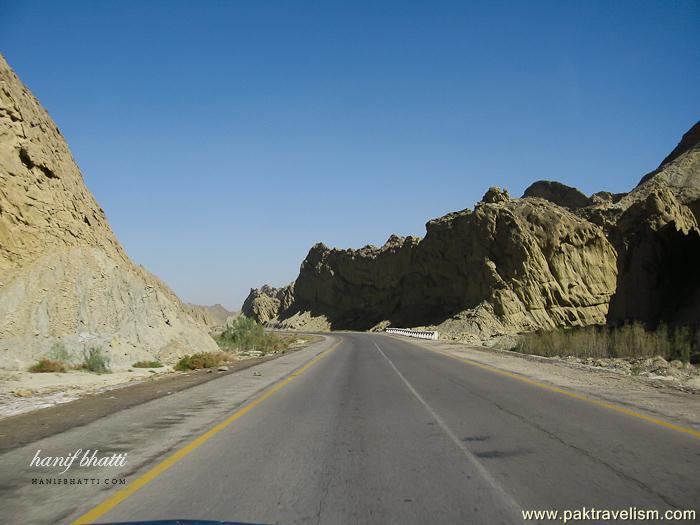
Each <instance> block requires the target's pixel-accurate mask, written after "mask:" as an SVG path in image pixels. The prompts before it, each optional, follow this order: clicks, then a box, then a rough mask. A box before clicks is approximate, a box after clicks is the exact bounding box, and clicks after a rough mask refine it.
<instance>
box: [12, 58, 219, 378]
mask: <svg viewBox="0 0 700 525" xmlns="http://www.w3.org/2000/svg"><path fill="white" fill-rule="evenodd" d="M56 343H60V344H62V345H64V346H65V347H66V349H67V350H68V351H69V352H70V353H73V354H79V353H80V352H81V351H82V350H83V349H85V348H86V347H88V346H95V345H97V346H101V347H102V348H103V349H104V350H105V351H106V352H107V354H108V355H109V356H110V358H111V359H112V362H113V365H115V366H120V365H124V366H128V365H129V364H131V363H132V362H133V360H136V359H140V358H158V359H163V360H168V359H174V358H175V357H176V356H177V355H180V354H183V353H189V352H192V351H194V350H215V349H216V344H215V343H214V341H213V340H212V339H211V338H210V337H209V336H208V335H207V333H206V330H205V329H204V328H203V327H202V326H201V325H199V324H198V323H196V322H195V321H194V320H193V319H192V318H191V317H190V316H189V315H188V314H187V313H186V312H185V310H184V308H183V306H182V304H181V302H180V300H179V299H178V298H177V297H176V296H175V294H174V293H173V292H172V291H171V290H170V289H169V288H168V287H167V286H166V285H165V284H163V283H162V282H161V281H159V280H158V279H157V278H155V277H154V276H152V275H151V274H150V273H148V272H147V271H146V270H145V269H143V268H141V267H138V266H135V265H134V264H133V263H132V262H131V261H130V259H129V258H128V257H127V255H126V253H125V252H124V250H123V248H122V247H121V245H120V244H119V242H118V241H117V239H116V237H115V236H114V234H113V233H112V231H111V229H110V227H109V225H108V223H107V220H106V218H105V215H104V212H103V211H102V209H101V208H100V207H99V206H98V205H97V203H96V202H95V199H94V198H93V196H92V195H91V194H90V192H89V191H88V190H87V188H86V187H85V185H84V182H83V178H82V175H81V173H80V171H79V169H78V167H77V166H76V164H75V161H74V160H73V157H72V155H71V153H70V151H69V149H68V146H67V145H66V143H65V141H64V139H63V137H62V135H61V133H60V131H59V130H58V128H57V127H56V125H55V124H54V123H53V121H52V120H51V117H50V116H49V115H48V114H47V113H46V111H45V110H44V109H43V108H42V107H41V105H40V104H39V102H38V101H37V100H36V99H35V98H34V96H33V95H32V94H31V93H30V92H29V90H28V89H27V88H26V87H25V86H24V85H23V84H22V83H21V82H20V80H19V79H18V78H17V76H16V75H15V73H14V72H13V71H12V70H11V69H10V67H9V66H8V65H7V63H6V62H5V60H4V58H3V57H2V56H0V367H3V368H17V367H20V368H21V367H25V366H27V365H28V364H30V363H31V362H33V361H35V360H36V359H37V358H38V357H40V356H42V355H44V354H45V353H46V352H47V351H48V350H49V349H50V348H51V347H52V346H53V345H54V344H56Z"/></svg>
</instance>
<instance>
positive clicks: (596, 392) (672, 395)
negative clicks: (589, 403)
mask: <svg viewBox="0 0 700 525" xmlns="http://www.w3.org/2000/svg"><path fill="white" fill-rule="evenodd" d="M383 336H384V337H390V338H392V339H399V340H401V341H404V342H410V343H412V344H413V345H415V346H417V347H420V348H423V349H425V350H429V351H432V352H436V353H438V354H443V355H445V356H449V357H455V358H459V359H463V360H466V361H471V362H474V363H478V364H481V365H486V366H489V367H493V368H496V369H498V370H502V371H505V372H510V373H513V374H517V375H520V376H523V377H526V378H529V379H531V380H535V381H539V382H542V383H544V384H547V385H551V386H554V387H557V388H562V389H565V390H567V391H570V392H574V393H578V394H582V395H585V396H588V397H591V398H594V399H598V400H601V401H604V402H607V403H614V404H617V405H621V406H623V407H627V408H629V409H632V410H635V411H638V412H640V413H643V414H646V415H649V416H651V417H656V418H661V419H664V420H667V421H670V422H673V423H676V424H678V425H682V426H686V427H689V428H692V429H694V430H700V395H699V394H698V393H696V392H684V391H681V390H679V389H677V388H673V387H671V386H668V385H666V384H663V383H662V382H654V381H649V380H645V379H641V378H636V377H630V376H626V375H623V374H620V373H616V372H614V371H611V370H608V369H596V368H593V367H589V366H585V365H580V364H576V363H568V362H566V361H562V360H559V359H550V358H545V357H539V356H525V355H521V354H517V353H515V352H506V351H502V350H493V349H489V348H484V347H474V346H467V345H462V344H455V343H450V342H444V341H427V340H426V341H424V340H420V339H412V338H408V337H401V336H395V335H386V334H383Z"/></svg>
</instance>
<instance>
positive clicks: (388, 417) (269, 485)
mask: <svg viewBox="0 0 700 525" xmlns="http://www.w3.org/2000/svg"><path fill="white" fill-rule="evenodd" d="M285 359H287V357H285ZM297 359H298V360H299V361H298V363H297V362H294V363H292V364H293V365H294V370H295V371H294V372H293V373H285V374H284V376H283V377H282V376H280V379H278V380H276V381H275V382H274V383H272V384H271V385H270V386H269V387H267V390H262V391H261V392H259V393H257V394H256V396H254V397H253V398H252V399H251V400H249V401H248V402H247V403H242V404H239V405H237V406H235V407H231V409H230V410H229V407H227V403H226V398H224V399H223V400H221V399H219V400H218V401H219V404H218V406H219V409H220V411H219V412H216V413H212V414H209V415H206V416H204V417H202V418H200V419H199V420H198V421H197V422H196V424H195V425H191V426H190V427H189V428H188V430H187V431H182V432H181V436H180V439H179V441H178V442H177V444H172V445H171V446H170V448H169V449H168V450H164V451H160V452H158V453H157V454H156V453H153V454H152V456H151V457H150V459H148V461H146V460H144V462H143V463H142V464H141V465H140V466H139V469H138V471H137V472H132V473H130V475H129V485H128V486H127V487H128V488H127V489H125V490H124V491H123V492H121V493H117V491H118V489H114V488H111V489H109V490H102V491H100V492H99V493H98V494H94V492H95V489H92V492H86V491H82V492H81V494H82V496H81V497H80V498H79V499H78V500H77V501H73V502H70V498H72V497H74V496H73V494H75V491H71V488H70V487H68V488H66V487H63V488H62V499H61V501H62V502H63V504H65V503H66V501H69V502H70V505H69V507H67V509H69V510H66V512H65V513H64V514H62V516H61V519H62V520H64V521H57V522H59V523H60V522H65V523H70V522H72V521H73V520H75V519H77V518H79V517H80V516H83V518H81V520H82V522H86V523H90V522H96V523H110V522H119V521H137V520H162V519H176V518H180V519H184V518H189V519H208V520H228V521H238V522H246V523H264V524H267V523H286V524H293V523H333V524H334V523H341V524H345V523H346V524H375V523H376V524H387V523H396V524H407V523H408V524H411V523H445V524H452V523H468V524H479V523H484V524H496V523H525V521H524V520H523V517H522V511H523V510H528V509H559V510H562V511H563V510H566V509H569V510H574V509H581V508H584V507H585V508H589V509H590V508H595V509H609V510H619V509H627V508H630V507H633V508H638V509H657V510H659V511H661V512H663V511H666V510H667V509H694V508H696V506H697V505H698V503H699V502H700V475H699V474H698V473H699V472H700V439H698V437H696V436H694V435H692V434H688V433H683V432H678V431H676V430H673V429H669V428H665V427H663V426H660V425H656V424H653V423H651V422H649V421H645V420H643V419H641V418H639V417H634V415H630V414H625V413H620V412H618V411H614V410H609V409H606V408H604V407H601V406H597V405H595V404H593V403H589V402H586V401H585V400H581V399H574V398H572V397H569V396H566V395H562V394H561V393H557V392H553V391H550V390H546V389H543V388H540V387H539V386H537V385H535V384H531V383H528V382H526V381H521V380H518V379H517V378H514V377H507V376H504V375H501V374H498V373H494V371H492V370H487V369H484V368H483V367H479V366H474V365H473V364H470V363H468V362H464V361H460V360H456V359H453V358H450V357H447V356H445V355H438V354H436V353H434V352H431V351H428V350H426V349H424V348H419V347H418V346H416V345H414V344H412V342H411V341H409V340H405V339H401V338H398V337H390V336H384V335H373V334H360V333H357V334H353V333H338V334H334V335H333V336H332V338H331V339H330V340H329V341H327V342H326V345H325V347H323V348H322V349H321V350H319V351H317V352H314V353H308V354H307V355H300V356H298V357H297ZM302 359H303V363H302V361H301V360H302ZM275 361H279V360H275ZM275 361H272V362H270V363H274V362H275ZM267 366H271V365H270V364H269V363H268V364H267ZM279 366H281V365H279ZM290 372H291V370H290ZM280 374H281V372H280ZM236 378H237V375H236V374H232V375H229V376H226V377H222V378H221V379H217V380H215V381H212V382H210V383H207V385H203V386H201V387H194V388H192V389H190V391H189V394H187V399H189V401H190V402H192V403H200V404H201V403H202V399H204V398H199V399H198V398H197V396H198V395H200V394H198V392H200V391H201V392H203V393H206V396H208V397H207V399H212V398H215V397H216V396H217V395H220V396H224V395H228V393H227V392H228V391H227V390H226V388H230V387H228V386H227V385H228V384H232V383H233V382H235V381H236V380H237V379H236ZM219 382H221V384H219V385H217V383H219ZM198 389H200V390H198ZM201 395H204V394H201ZM168 399H170V398H165V400H164V401H158V400H156V401H152V402H150V403H148V405H149V410H154V411H156V412H159V413H161V414H166V413H167V411H168V410H171V408H168V405H167V403H168V401H167V400H168ZM183 399H184V398H183ZM171 402H172V401H171ZM129 410H134V411H135V412H134V414H132V417H130V419H129V420H130V421H133V417H137V416H138V417H137V419H138V418H145V417H148V416H146V415H145V414H141V415H140V416H139V413H138V412H137V411H138V410H139V407H135V408H134V409H129ZM141 410H146V409H145V408H142V409H141ZM123 412H128V411H123ZM123 412H122V413H121V414H120V415H119V416H113V417H125V414H124V413H123ZM154 413H155V412H154ZM110 418H111V417H106V418H104V419H103V420H101V422H99V421H98V422H95V424H97V423H99V425H97V426H96V427H95V429H96V430H95V429H93V434H89V435H88V434H85V433H83V434H82V437H81V438H79V437H78V435H76V436H73V437H72V438H71V441H72V442H74V443H78V442H79V441H80V439H83V440H86V439H89V440H92V441H91V442H88V443H85V442H84V441H83V442H79V444H80V446H81V447H83V448H87V447H89V446H90V445H91V444H92V445H93V446H97V445H96V444H95V439H97V438H96V437H95V436H98V435H101V439H102V440H103V443H102V445H101V446H104V448H109V447H108V446H107V445H105V443H107V442H109V437H110V435H109V432H110V429H113V428H115V427H114V425H112V426H110V425H111V422H110ZM207 418H208V419H207ZM146 422H147V421H141V424H146ZM121 424H122V425H123V423H121ZM135 424H136V425H137V424H139V422H138V421H136V423H135ZM217 424H218V426H217V427H215V425H217ZM133 428H135V427H133ZM212 428H213V430H210V429H212ZM99 429H102V430H101V432H102V434H99V432H100V430H99ZM112 431H113V430H112ZM207 431H209V432H207ZM205 432H207V433H206V434H204V433H205ZM159 433H160V435H162V436H163V439H164V440H165V439H166V435H169V427H167V426H164V427H162V428H160V429H159V430H157V431H154V432H152V433H150V434H149V438H148V439H149V440H150V441H153V440H155V439H157V436H158V435H159ZM203 434H204V435H203ZM90 436H92V437H90ZM59 437H60V436H59ZM57 439H58V438H57ZM195 440H196V442H194V443H193V441H195ZM141 442H143V440H142V441H141ZM46 443H51V438H46ZM65 446H67V445H64V448H65ZM120 446H121V450H127V449H129V446H134V447H137V446H139V445H138V444H137V443H130V441H129V436H128V435H125V436H124V435H123V436H121V439H120ZM35 448H37V447H36V446H34V447H33V448H32V447H29V448H28V449H27V452H24V454H25V456H26V454H28V453H29V450H30V449H31V450H33V449H35ZM15 453H16V452H15ZM168 458H170V459H168ZM0 466H3V464H2V462H1V461H0ZM2 483H3V484H5V485H6V484H7V480H6V479H3V480H2ZM37 494H39V493H38V492H31V491H29V490H25V491H23V492H21V493H15V494H13V497H19V498H20V500H19V503H18V502H17V501H15V503H13V506H12V507H11V509H10V510H11V512H12V513H13V515H14V518H17V517H19V516H20V514H22V512H23V509H26V508H27V507H26V506H23V504H22V503H21V501H22V499H26V498H29V497H34V498H36V497H37ZM86 494H89V497H87V496H86ZM115 494H116V496H115ZM6 495H7V494H6ZM5 501H7V500H5ZM58 501H59V500H58V499H56V505H57V506H60V504H61V503H59V502H58ZM8 508H9V507H8ZM57 508H58V507H57ZM91 509H93V510H92V511H91ZM86 512H90V513H89V514H87V515H86V514H85V513H86ZM5 516H7V514H5ZM42 516H44V517H42ZM46 516H48V515H47V514H43V515H42V514H41V513H33V514H29V513H28V514H27V515H26V517H27V520H26V523H43V522H44V521H43V520H44V519H45V517H46ZM9 522H15V521H8V523H9ZM45 522H47V523H48V522H49V521H48V520H47V521H45ZM534 522H535V521H534V520H533V521H531V523H534Z"/></svg>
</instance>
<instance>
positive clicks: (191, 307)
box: [185, 303, 240, 330]
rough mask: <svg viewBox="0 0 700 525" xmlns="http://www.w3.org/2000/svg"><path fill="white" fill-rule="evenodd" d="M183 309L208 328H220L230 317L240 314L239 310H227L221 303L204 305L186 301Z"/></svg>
mask: <svg viewBox="0 0 700 525" xmlns="http://www.w3.org/2000/svg"><path fill="white" fill-rule="evenodd" d="M185 309H186V310H187V312H188V313H189V314H190V316H192V318H193V319H195V320H196V321H198V322H199V323H201V324H203V325H204V326H206V327H207V328H209V330H212V329H214V328H220V327H222V326H224V325H225V324H226V323H227V322H228V321H230V320H231V319H233V318H235V317H236V316H238V315H240V312H235V311H231V310H227V309H226V308H224V306H223V305H221V304H215V305H212V306H206V305H199V304H190V303H186V304H185Z"/></svg>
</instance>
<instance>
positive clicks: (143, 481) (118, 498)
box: [70, 341, 341, 525]
mask: <svg viewBox="0 0 700 525" xmlns="http://www.w3.org/2000/svg"><path fill="white" fill-rule="evenodd" d="M340 343H341V341H338V342H337V343H336V344H334V345H333V346H332V347H331V348H329V349H328V350H325V351H323V352H321V353H320V354H318V355H317V356H316V357H314V358H313V359H312V360H311V361H309V362H308V363H306V364H305V365H304V366H302V367H301V368H299V369H298V370H297V371H295V372H294V373H292V374H291V375H289V376H287V377H286V378H285V379H283V380H282V381H280V382H279V383H276V384H275V385H273V386H272V387H270V388H268V389H267V390H265V391H264V392H263V393H262V394H261V395H260V396H259V397H257V398H255V399H254V400H253V401H251V402H250V403H248V404H247V405H245V406H243V407H241V408H239V409H238V410H236V411H235V412H234V413H233V414H231V415H230V416H229V417H228V418H227V419H225V420H224V421H222V422H221V423H219V424H218V425H216V426H214V427H213V428H211V429H209V430H208V431H207V432H205V433H204V434H202V435H201V436H199V437H198V438H196V439H195V440H194V441H191V442H190V443H189V444H187V445H185V446H184V447H182V448H181V449H180V450H178V451H177V452H175V453H174V454H172V455H171V456H169V457H167V458H166V459H165V460H163V461H162V462H161V463H159V464H158V465H156V466H155V467H153V468H152V469H151V470H149V471H148V472H146V473H144V474H143V475H142V476H140V477H139V478H137V479H136V481H134V482H133V483H131V484H130V485H129V486H127V487H125V488H123V489H121V490H119V491H117V493H116V494H114V495H113V496H111V497H109V498H108V499H106V500H105V501H103V502H102V503H100V504H99V505H98V506H97V507H95V508H93V509H92V510H90V511H88V512H86V513H85V514H83V515H82V516H80V517H79V518H78V519H76V520H75V521H72V522H71V524H70V525H86V524H89V523H94V522H95V520H97V519H98V518H100V517H101V516H103V515H104V514H106V513H107V512H109V511H110V510H112V509H113V508H114V507H116V506H117V505H119V504H120V503H121V502H122V501H124V500H125V499H126V498H128V497H129V496H131V495H132V494H134V493H135V492H136V491H138V490H139V489H141V488H142V487H144V486H145V485H147V484H148V483H150V482H151V481H153V480H154V479H155V478H157V477H158V476H160V475H161V474H162V473H163V472H165V471H166V470H168V469H169V468H170V467H172V466H173V465H174V464H175V463H177V462H178V461H180V460H181V459H182V458H184V457H185V456H187V455H188V454H190V453H191V452H193V451H194V450H196V449H197V448H199V447H200V446H202V445H203V444H204V443H206V442H207V441H208V440H209V439H211V438H212V437H214V436H215V435H216V434H218V433H219V432H221V431H222V430H224V429H225V428H226V427H228V426H229V425H230V424H231V423H233V422H234V421H236V420H237V419H239V418H241V417H243V416H244V415H245V414H247V413H248V412H250V411H251V410H253V409H254V408H255V407H256V406H258V405H259V404H261V403H262V402H263V401H265V400H266V399H268V398H269V397H271V396H272V395H273V394H275V392H278V391H279V390H281V389H282V388H283V387H284V386H285V385H287V384H289V383H290V382H291V381H293V380H294V379H296V378H297V377H299V376H300V375H301V374H303V373H304V372H306V371H307V370H308V369H309V368H311V367H312V366H313V365H315V364H316V363H317V362H318V361H320V360H321V359H323V358H324V357H326V356H327V355H329V354H330V353H331V352H332V351H333V350H335V349H336V348H337V347H338V345H339V344H340Z"/></svg>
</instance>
